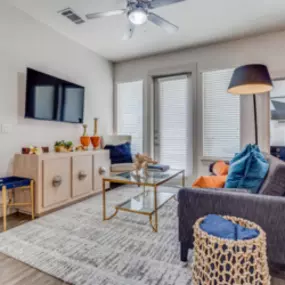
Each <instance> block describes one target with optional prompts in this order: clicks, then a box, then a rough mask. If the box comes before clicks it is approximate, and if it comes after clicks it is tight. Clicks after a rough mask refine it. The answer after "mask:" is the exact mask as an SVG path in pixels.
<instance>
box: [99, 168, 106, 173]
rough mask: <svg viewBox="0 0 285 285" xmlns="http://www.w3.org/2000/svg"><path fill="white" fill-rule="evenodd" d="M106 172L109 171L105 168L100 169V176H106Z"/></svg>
mask: <svg viewBox="0 0 285 285" xmlns="http://www.w3.org/2000/svg"><path fill="white" fill-rule="evenodd" d="M106 172H107V170H106V168H105V167H100V168H99V174H100V175H104V174H105V173H106Z"/></svg>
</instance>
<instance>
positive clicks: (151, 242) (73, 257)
mask: <svg viewBox="0 0 285 285" xmlns="http://www.w3.org/2000/svg"><path fill="white" fill-rule="evenodd" d="M160 189H161V188H160ZM165 189H167V191H176V192H177V189H173V188H166V187H165ZM139 191H141V190H139V189H138V188H137V187H131V186H130V187H128V186H127V187H121V188H117V189H115V190H112V191H109V192H108V193H107V201H108V212H109V214H110V213H112V212H113V205H115V204H118V203H120V202H123V201H125V200H126V199H127V198H129V197H130V196H135V195H137V194H138V192H139ZM0 251H1V252H2V253H4V254H7V255H9V256H11V257H13V258H16V259H18V260H20V261H22V262H24V263H27V264H29V265H30V266H32V267H35V268H37V269H39V270H41V271H43V272H46V273H48V274H50V275H53V276H55V277H57V278H59V279H62V280H64V281H66V282H69V283H72V284H78V285H85V284H86V285H87V284H90V285H133V284H136V285H190V284H191V272H190V269H189V267H184V266H183V264H182V263H181V262H180V259H179V252H180V250H179V242H178V219H177V202H176V201H175V200H174V199H171V200H170V201H169V202H168V203H167V204H165V205H164V206H163V207H162V208H161V209H160V210H159V231H158V233H154V232H152V229H151V227H150V225H149V220H148V217H147V216H143V215H137V214H133V213H125V212H119V213H118V215H117V216H116V217H115V218H113V219H112V220H110V221H105V222H102V196H101V195H99V196H96V197H93V198H91V199H89V200H86V201H84V202H81V203H78V204H75V205H73V206H70V207H68V208H65V209H63V210H60V211H57V212H55V213H53V214H50V215H48V216H45V217H43V218H40V219H37V220H35V221H33V222H29V223H27V224H24V225H22V226H19V227H17V228H14V229H12V230H9V231H7V232H6V233H3V234H1V235H0Z"/></svg>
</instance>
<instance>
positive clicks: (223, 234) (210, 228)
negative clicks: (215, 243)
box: [200, 215, 259, 240]
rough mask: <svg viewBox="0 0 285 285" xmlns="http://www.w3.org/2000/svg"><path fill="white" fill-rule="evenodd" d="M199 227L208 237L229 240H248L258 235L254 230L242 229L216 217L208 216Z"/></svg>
mask: <svg viewBox="0 0 285 285" xmlns="http://www.w3.org/2000/svg"><path fill="white" fill-rule="evenodd" d="M200 227H201V229H202V230H203V231H205V232H207V233H208V234H210V235H213V236H216V237H219V238H224V239H231V240H248V239H253V238H256V237H257V236H258V235H259V231H258V230H256V229H248V228H245V227H242V226H240V225H238V224H235V223H233V222H232V221H229V220H226V219H224V218H223V217H221V216H218V215H208V216H207V217H206V218H205V219H204V221H203V222H202V223H201V225H200Z"/></svg>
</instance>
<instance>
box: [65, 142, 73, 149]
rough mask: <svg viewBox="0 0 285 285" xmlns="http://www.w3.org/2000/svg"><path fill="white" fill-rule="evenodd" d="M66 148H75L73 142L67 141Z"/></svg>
mask: <svg viewBox="0 0 285 285" xmlns="http://www.w3.org/2000/svg"><path fill="white" fill-rule="evenodd" d="M64 146H65V148H71V147H72V146H73V143H72V141H67V142H65V143H64Z"/></svg>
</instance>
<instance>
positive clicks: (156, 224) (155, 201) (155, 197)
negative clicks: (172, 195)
mask: <svg viewBox="0 0 285 285" xmlns="http://www.w3.org/2000/svg"><path fill="white" fill-rule="evenodd" d="M151 225H152V228H153V231H154V232H157V231H158V210H157V186H154V225H153V224H151Z"/></svg>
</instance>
